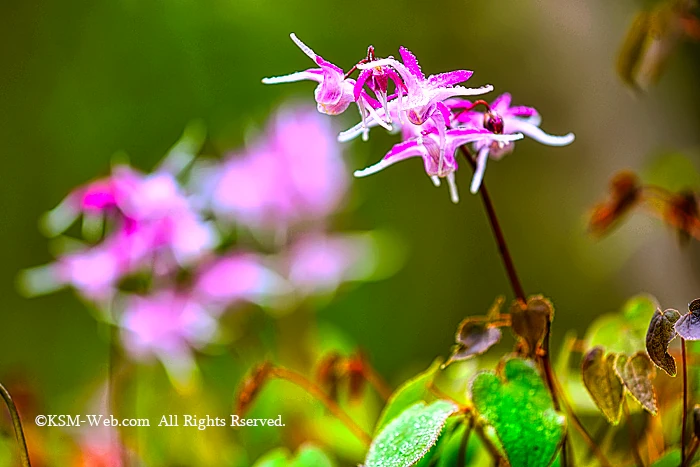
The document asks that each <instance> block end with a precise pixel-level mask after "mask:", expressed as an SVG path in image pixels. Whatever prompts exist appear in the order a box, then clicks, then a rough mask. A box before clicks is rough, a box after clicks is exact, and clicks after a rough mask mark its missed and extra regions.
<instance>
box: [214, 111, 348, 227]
mask: <svg viewBox="0 0 700 467" xmlns="http://www.w3.org/2000/svg"><path fill="white" fill-rule="evenodd" d="M345 173H346V168H345V164H344V163H343V160H342V154H341V149H340V145H339V144H338V143H337V141H336V138H335V132H334V131H333V128H332V126H331V124H330V122H329V121H328V120H327V119H326V118H324V117H322V116H320V115H318V113H316V112H314V111H312V110H310V109H307V108H303V107H301V108H287V109H283V110H281V111H279V112H278V113H277V115H276V116H275V117H274V118H273V119H272V123H271V124H270V125H269V126H268V128H267V129H266V131H265V132H264V134H263V135H262V136H261V137H259V138H258V139H257V141H255V142H254V143H253V144H251V145H249V147H248V149H247V150H246V151H243V152H242V153H239V154H236V155H234V156H231V157H229V158H228V159H227V160H226V161H225V162H224V163H223V166H222V167H221V168H218V169H216V170H214V171H212V172H211V173H210V174H209V175H208V176H205V181H204V183H202V185H204V186H208V187H211V188H210V192H209V193H207V194H205V196H206V197H208V198H209V200H210V201H209V202H210V203H211V206H212V209H213V210H214V212H215V213H216V214H217V215H220V216H223V217H230V218H232V219H234V220H236V221H238V222H240V223H242V224H244V225H246V226H248V227H252V228H253V229H270V228H271V229H273V230H278V231H279V230H283V231H284V230H286V229H287V228H288V227H289V225H290V224H292V223H296V222H301V221H307V220H319V219H323V218H324V217H326V216H328V215H329V214H331V213H332V212H333V211H334V210H335V209H336V207H337V206H338V205H339V204H340V201H341V200H342V198H343V195H344V194H345V191H346V189H347V178H346V175H345Z"/></svg>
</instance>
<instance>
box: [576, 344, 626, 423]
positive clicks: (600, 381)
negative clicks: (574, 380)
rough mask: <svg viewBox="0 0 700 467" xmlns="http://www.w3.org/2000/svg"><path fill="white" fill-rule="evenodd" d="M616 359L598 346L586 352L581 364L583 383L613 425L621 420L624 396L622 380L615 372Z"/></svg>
mask: <svg viewBox="0 0 700 467" xmlns="http://www.w3.org/2000/svg"><path fill="white" fill-rule="evenodd" d="M615 359H616V355H615V354H613V353H608V354H606V353H605V349H603V347H601V346H597V347H594V348H593V349H591V350H590V351H588V353H586V355H585V356H584V358H583V363H582V365H581V372H582V374H583V384H585V385H586V389H588V392H589V394H590V395H591V397H592V398H593V402H595V404H596V405H597V406H598V408H599V409H600V411H601V412H603V415H605V418H607V419H608V421H609V422H610V423H612V424H613V425H617V424H618V423H619V422H620V415H621V414H622V401H623V396H624V386H623V385H622V381H620V378H619V377H618V376H617V374H615Z"/></svg>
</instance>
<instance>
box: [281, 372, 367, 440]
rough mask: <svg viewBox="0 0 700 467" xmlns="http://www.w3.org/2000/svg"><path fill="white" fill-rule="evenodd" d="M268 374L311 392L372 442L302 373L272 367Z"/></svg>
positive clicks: (350, 428) (361, 438) (347, 424)
mask: <svg viewBox="0 0 700 467" xmlns="http://www.w3.org/2000/svg"><path fill="white" fill-rule="evenodd" d="M270 376H272V377H275V378H279V379H284V380H286V381H289V382H290V383H292V384H294V385H296V386H299V387H300V388H302V389H303V390H305V391H306V392H308V393H309V394H311V395H312V396H313V397H314V398H315V399H317V400H318V401H320V402H321V403H323V405H325V406H326V408H327V409H328V410H329V411H330V412H331V413H332V414H333V415H334V416H335V417H336V418H337V419H338V420H340V421H341V422H343V424H345V426H346V427H347V428H348V429H349V430H350V431H351V432H352V433H353V434H354V435H355V436H357V438H358V439H359V440H360V441H362V442H363V443H364V444H366V445H367V446H369V445H370V444H371V443H372V437H371V436H370V435H369V434H367V433H366V432H365V430H363V429H362V428H361V427H360V426H359V425H358V424H357V423H355V422H354V421H353V419H352V418H350V416H349V415H348V414H347V413H346V412H345V411H344V410H343V409H341V408H340V406H339V405H338V404H337V403H336V402H335V401H334V400H333V399H331V398H330V397H329V396H328V394H326V393H325V392H324V391H323V389H321V388H320V387H318V386H317V385H315V384H314V383H312V382H311V381H309V380H308V379H306V378H305V377H304V376H303V375H301V374H299V373H297V372H295V371H292V370H288V369H287V368H282V367H278V366H276V367H273V368H272V369H271V370H270Z"/></svg>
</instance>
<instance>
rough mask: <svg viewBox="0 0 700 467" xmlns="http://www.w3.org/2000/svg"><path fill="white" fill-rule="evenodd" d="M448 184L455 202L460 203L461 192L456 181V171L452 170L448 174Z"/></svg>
mask: <svg viewBox="0 0 700 467" xmlns="http://www.w3.org/2000/svg"><path fill="white" fill-rule="evenodd" d="M447 185H448V186H449V187H450V199H451V200H452V202H453V203H455V204H457V203H459V192H458V191H457V184H456V183H455V173H454V172H450V173H448V174H447Z"/></svg>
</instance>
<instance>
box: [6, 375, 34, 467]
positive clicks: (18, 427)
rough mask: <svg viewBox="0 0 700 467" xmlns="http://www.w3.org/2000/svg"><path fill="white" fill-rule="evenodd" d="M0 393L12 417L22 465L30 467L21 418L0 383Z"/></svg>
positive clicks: (8, 394)
mask: <svg viewBox="0 0 700 467" xmlns="http://www.w3.org/2000/svg"><path fill="white" fill-rule="evenodd" d="M0 395H2V398H3V400H4V401H5V405H7V410H9V411H10V417H12V425H14V428H15V437H16V438H17V448H18V450H19V458H20V461H22V467H31V465H32V464H31V462H30V461H29V451H28V450H27V442H26V440H25V439H24V430H22V420H20V418H19V412H17V406H16V405H15V402H14V401H13V400H12V396H11V395H10V393H9V392H8V390H7V389H6V388H5V386H3V385H2V384H0Z"/></svg>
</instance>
